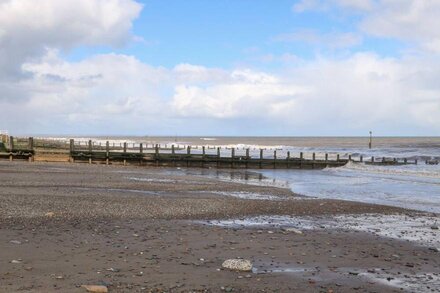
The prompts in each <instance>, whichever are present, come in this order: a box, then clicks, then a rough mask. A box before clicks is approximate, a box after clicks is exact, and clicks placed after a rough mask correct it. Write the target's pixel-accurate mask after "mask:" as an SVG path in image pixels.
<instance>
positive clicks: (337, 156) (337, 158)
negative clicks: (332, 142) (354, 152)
mask: <svg viewBox="0 0 440 293" xmlns="http://www.w3.org/2000/svg"><path fill="white" fill-rule="evenodd" d="M336 162H339V154H337V155H336Z"/></svg>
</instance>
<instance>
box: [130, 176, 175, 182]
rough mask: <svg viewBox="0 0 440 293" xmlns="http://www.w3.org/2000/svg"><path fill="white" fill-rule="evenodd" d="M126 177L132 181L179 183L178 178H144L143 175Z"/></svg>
mask: <svg viewBox="0 0 440 293" xmlns="http://www.w3.org/2000/svg"><path fill="white" fill-rule="evenodd" d="M125 179H128V180H132V181H142V182H152V183H177V182H178V180H173V179H163V178H142V177H125Z"/></svg>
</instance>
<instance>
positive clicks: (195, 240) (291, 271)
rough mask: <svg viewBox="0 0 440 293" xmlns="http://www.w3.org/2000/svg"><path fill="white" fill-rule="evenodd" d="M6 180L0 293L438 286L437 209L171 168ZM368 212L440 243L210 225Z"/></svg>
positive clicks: (32, 168)
mask: <svg viewBox="0 0 440 293" xmlns="http://www.w3.org/2000/svg"><path fill="white" fill-rule="evenodd" d="M225 172H226V171H225ZM234 172H241V171H234ZM243 172H244V171H243ZM246 176H253V175H252V173H249V174H247V175H246ZM0 177H1V180H0V202H1V204H0V291H1V292H16V291H25V292H86V290H85V289H84V288H82V287H81V286H82V285H84V284H95V285H104V286H106V287H107V288H108V289H109V292H259V291H260V292H402V290H404V291H408V292H438V290H439V289H440V287H438V284H439V279H440V275H439V269H438V268H439V267H440V254H439V252H438V247H437V246H436V245H437V244H436V243H437V242H435V241H436V240H435V239H436V237H437V238H438V236H439V232H438V230H437V229H436V228H438V227H437V226H436V225H437V223H436V222H435V221H436V219H438V215H435V214H427V213H424V214H422V213H419V212H415V211H410V210H404V209H400V208H394V207H389V206H381V205H372V204H363V203H357V202H350V201H339V200H324V199H313V198H307V197H303V196H300V195H296V194H294V193H292V192H291V191H290V189H285V188H281V187H274V186H263V185H253V184H241V183H237V182H231V181H229V182H228V181H227V180H219V179H216V178H211V177H206V176H197V175H190V174H188V173H185V172H176V169H165V168H156V169H155V168H151V169H147V168H141V167H134V166H125V167H124V166H103V165H85V164H84V165H82V164H64V163H59V164H49V163H34V164H29V163H25V162H12V163H11V162H0ZM366 214H368V215H378V216H377V217H384V219H386V217H394V216H399V217H402V216H404V217H406V218H408V219H414V220H416V219H425V218H426V219H427V220H423V221H422V222H421V223H422V225H424V226H426V227H424V228H426V230H425V232H424V233H425V234H422V236H419V235H418V236H417V237H420V239H419V240H423V239H424V238H426V237H425V236H427V235H428V236H430V237H431V239H434V240H432V241H433V242H427V243H425V245H423V243H422V244H421V242H417V241H410V240H411V239H410V240H408V239H409V238H405V237H404V236H405V235H403V238H402V239H398V238H396V237H394V238H393V237H384V236H381V235H378V234H374V233H370V232H368V231H360V230H356V229H351V228H341V227H334V228H332V227H330V226H331V225H330V226H325V227H324V226H323V225H321V224H319V225H317V228H316V229H306V228H304V229H303V228H302V227H299V228H298V229H299V231H297V230H291V229H288V228H286V227H284V226H285V225H284V224H283V225H278V226H277V225H270V223H269V225H246V224H237V225H229V226H228V225H223V226H222V225H218V224H216V223H215V221H222V220H231V219H236V220H238V221H240V220H242V221H244V220H246V219H252V218H255V217H259V216H266V219H267V218H268V219H270V218H271V217H276V216H283V217H290V218H296V217H307V218H308V219H309V220H310V219H311V221H312V222H313V221H315V222H316V223H319V219H322V218H323V217H325V218H327V219H333V218H335V219H338V221H340V219H341V217H344V216H345V215H350V216H351V217H353V216H356V215H359V216H363V215H366ZM375 217H376V216H375ZM269 221H270V220H269ZM385 226H386V223H385ZM378 229H381V227H378ZM407 232H408V233H411V232H413V231H407ZM403 234H405V233H403ZM424 235H425V236H424ZM416 240H417V239H416ZM231 258H244V259H248V260H250V261H251V262H252V263H253V266H254V269H253V271H252V272H235V271H230V270H227V269H224V268H222V263H223V261H225V260H226V259H231Z"/></svg>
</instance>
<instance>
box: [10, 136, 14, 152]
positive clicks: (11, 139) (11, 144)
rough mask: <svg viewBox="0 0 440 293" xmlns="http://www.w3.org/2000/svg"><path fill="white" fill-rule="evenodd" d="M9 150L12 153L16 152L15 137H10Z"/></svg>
mask: <svg viewBox="0 0 440 293" xmlns="http://www.w3.org/2000/svg"><path fill="white" fill-rule="evenodd" d="M9 150H10V151H11V152H12V151H13V150H14V137H13V136H10V137H9Z"/></svg>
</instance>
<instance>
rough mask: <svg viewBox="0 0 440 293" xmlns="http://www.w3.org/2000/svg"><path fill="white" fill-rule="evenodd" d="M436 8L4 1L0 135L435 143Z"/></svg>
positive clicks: (357, 0) (438, 123) (439, 58)
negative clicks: (384, 138)
mask: <svg viewBox="0 0 440 293" xmlns="http://www.w3.org/2000/svg"><path fill="white" fill-rule="evenodd" d="M439 14H440V3H439V2H438V1H434V0H426V1H421V0H402V1H395V0H350V1H349V0H297V1H294V0H277V1H268V0H240V1H238V0H218V1H206V0H204V1H202V0H187V1H177V0H166V1H159V0H157V1H156V0H155V1H153V0H150V1H148V0H143V1H136V0H111V1H102V0H76V1H75V0H64V1H56V0H41V1H38V2H35V1H32V0H4V1H3V2H1V3H0V68H1V69H0V93H1V94H2V95H1V97H0V107H1V108H2V109H5V111H3V114H2V115H3V116H4V119H3V122H2V123H3V124H2V125H1V127H0V128H3V129H7V130H9V131H10V132H13V133H18V134H20V133H23V134H32V133H47V134H107V135H111V134H127V135H144V134H151V135H176V134H177V135H179V134H180V135H287V136H290V135H292V136H294V135H364V134H368V131H369V130H373V131H375V133H376V134H378V135H440V115H439V113H440V87H439V86H438V85H437V84H438V82H437V80H438V79H439V78H440V32H439V31H438V30H437V29H436V28H437V27H440V20H439V18H438V15H439Z"/></svg>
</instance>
